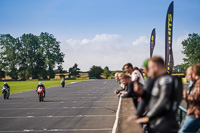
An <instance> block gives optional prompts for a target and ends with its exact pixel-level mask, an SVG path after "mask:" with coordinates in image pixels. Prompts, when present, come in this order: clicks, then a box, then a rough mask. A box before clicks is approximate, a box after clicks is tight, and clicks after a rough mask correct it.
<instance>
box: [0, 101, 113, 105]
mask: <svg viewBox="0 0 200 133" xmlns="http://www.w3.org/2000/svg"><path fill="white" fill-rule="evenodd" d="M71 102H73V103H77V102H87V103H93V102H97V103H101V102H102V103H112V102H110V101H94V100H93V101H71ZM113 102H115V101H113ZM31 103H39V102H36V101H35V102H24V103H17V102H16V103H15V102H14V103H0V104H6V105H9V104H15V105H17V104H31ZM42 103H44V104H48V103H51V104H52V103H55V104H59V103H69V101H66V102H65V101H60V102H56V101H55V102H48V101H44V102H42Z"/></svg>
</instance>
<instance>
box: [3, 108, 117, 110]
mask: <svg viewBox="0 0 200 133" xmlns="http://www.w3.org/2000/svg"><path fill="white" fill-rule="evenodd" d="M107 108H108V107H62V108H57V107H56V108H5V109H0V110H34V109H35V110H42V109H44V110H47V109H56V110H58V109H107ZM109 108H111V107H109ZM113 109H115V107H113Z"/></svg>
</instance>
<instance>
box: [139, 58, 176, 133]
mask: <svg viewBox="0 0 200 133" xmlns="http://www.w3.org/2000/svg"><path fill="white" fill-rule="evenodd" d="M148 76H150V77H151V78H153V79H155V82H154V85H153V89H152V92H151V97H150V101H149V105H148V110H147V111H148V112H147V115H146V117H143V118H139V119H138V120H136V122H137V123H141V124H142V123H149V132H150V133H176V132H177V131H178V128H179V125H178V122H177V120H176V113H175V112H174V108H172V106H173V104H172V103H173V101H172V94H173V93H172V90H173V78H172V77H171V76H170V75H168V74H167V71H166V68H165V65H164V61H163V59H162V58H161V57H152V58H151V59H149V62H148Z"/></svg>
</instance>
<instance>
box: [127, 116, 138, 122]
mask: <svg viewBox="0 0 200 133" xmlns="http://www.w3.org/2000/svg"><path fill="white" fill-rule="evenodd" d="M136 119H138V116H137V115H131V116H129V117H128V119H127V122H129V121H132V120H136Z"/></svg>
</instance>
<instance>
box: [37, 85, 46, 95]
mask: <svg viewBox="0 0 200 133" xmlns="http://www.w3.org/2000/svg"><path fill="white" fill-rule="evenodd" d="M39 87H42V88H43V92H44V97H45V92H46V91H45V86H44V85H43V84H42V83H41V82H39V83H38V85H37V87H36V92H37V89H38V88H39Z"/></svg>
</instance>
